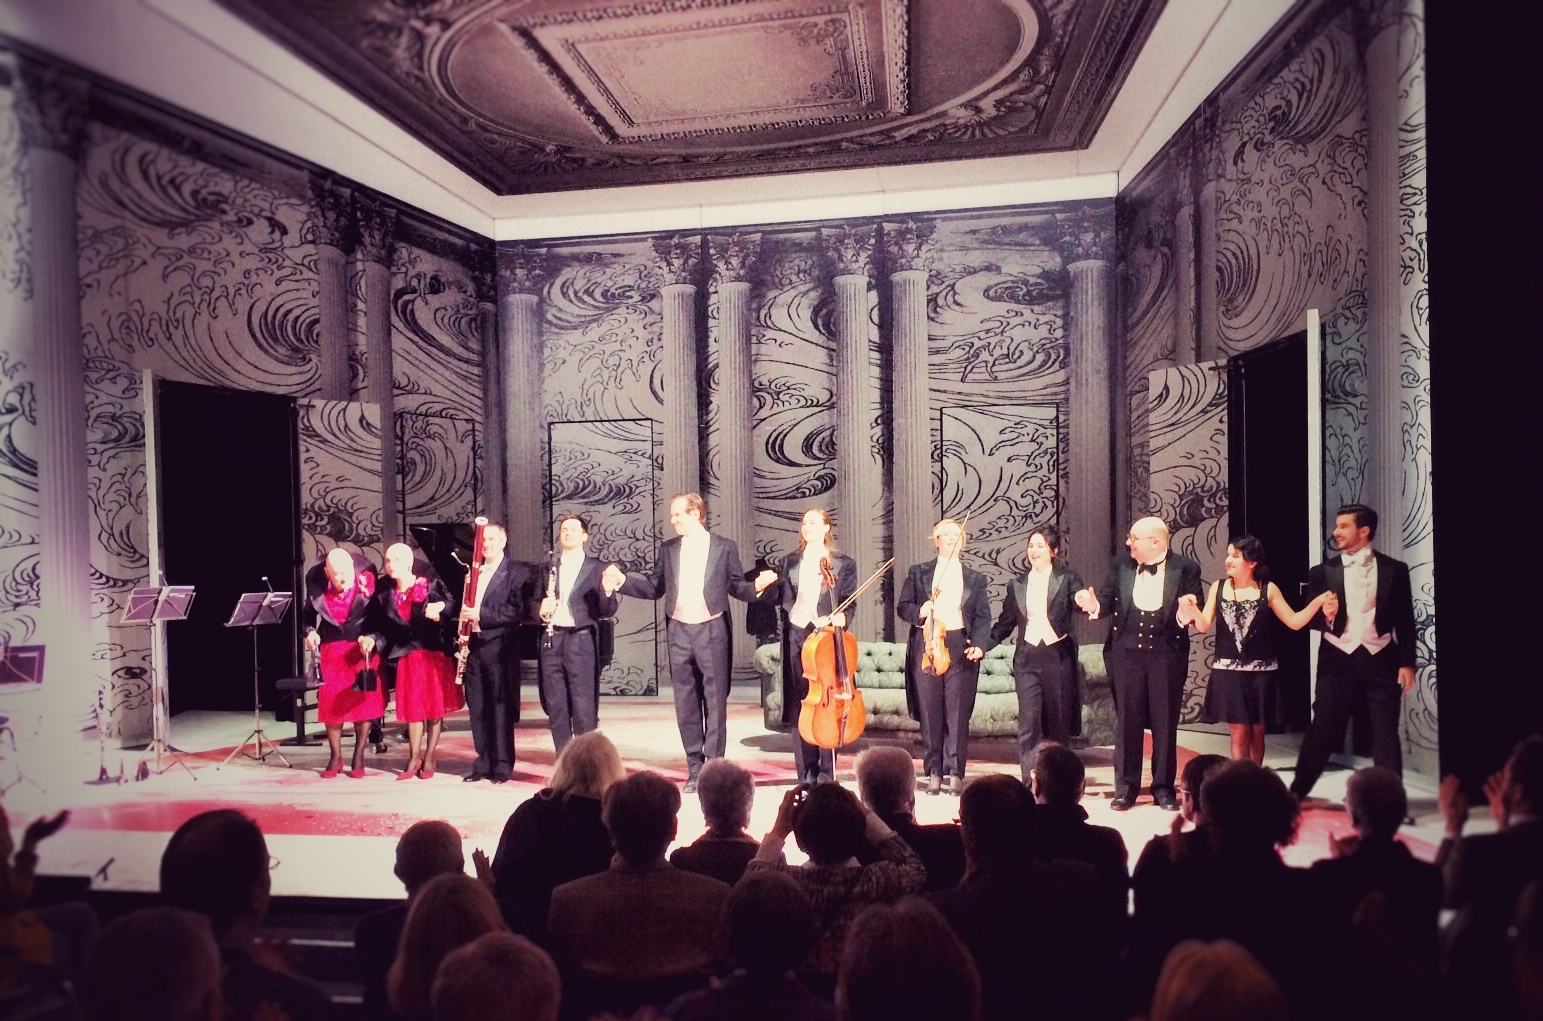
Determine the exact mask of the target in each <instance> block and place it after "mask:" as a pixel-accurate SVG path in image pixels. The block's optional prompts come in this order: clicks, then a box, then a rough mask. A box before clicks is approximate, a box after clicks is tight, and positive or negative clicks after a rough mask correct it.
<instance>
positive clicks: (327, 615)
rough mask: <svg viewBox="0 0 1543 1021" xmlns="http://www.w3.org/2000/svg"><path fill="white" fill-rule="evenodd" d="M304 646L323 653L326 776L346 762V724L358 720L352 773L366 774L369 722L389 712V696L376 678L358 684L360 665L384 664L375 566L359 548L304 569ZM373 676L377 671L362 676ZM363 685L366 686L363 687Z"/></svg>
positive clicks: (319, 703)
mask: <svg viewBox="0 0 1543 1021" xmlns="http://www.w3.org/2000/svg"><path fill="white" fill-rule="evenodd" d="M305 587H306V596H307V601H306V617H307V624H308V629H307V631H306V634H305V645H306V648H307V649H309V650H311V652H313V653H315V654H316V655H318V656H319V657H320V661H321V662H320V668H321V689H320V691H318V692H317V694H316V716H317V718H318V719H320V720H321V722H322V723H323V724H325V725H326V727H327V745H328V747H329V748H330V749H331V752H332V754H331V756H330V757H329V758H328V759H327V768H326V769H324V770H322V774H321V775H322V776H324V777H328V778H330V777H334V776H337V775H338V773H339V772H340V771H341V770H342V768H343V724H345V723H352V724H353V725H354V761H353V768H352V769H350V770H349V772H348V775H349V776H352V777H356V778H357V777H361V776H363V775H364V749H365V746H366V745H367V744H368V742H367V741H366V740H365V728H366V727H368V726H369V723H370V721H371V720H378V719H380V718H381V717H382V716H384V715H386V700H385V698H384V696H383V695H382V693H381V686H380V684H379V682H378V681H376V683H374V684H373V685H368V686H366V685H356V683H355V682H356V681H359V680H360V679H361V678H360V676H359V674H360V671H361V670H370V671H374V670H375V669H377V668H378V667H379V665H380V658H379V657H378V656H377V655H375V648H376V646H377V644H379V641H380V635H379V634H377V633H373V632H374V629H373V627H372V626H371V624H372V622H371V620H370V602H371V597H373V596H374V595H375V570H374V568H373V567H372V566H371V564H370V562H369V561H367V560H365V559H364V558H363V557H362V556H359V555H358V554H356V553H350V552H349V551H348V550H345V549H342V548H337V549H334V550H332V551H331V552H330V553H328V554H327V558H326V560H324V561H323V562H322V563H320V564H318V565H316V566H315V567H313V568H311V570H310V571H309V572H307V574H306V578H305ZM362 679H363V680H364V681H365V682H369V681H371V680H375V678H374V677H373V674H366V675H365V676H364V677H363V678H362ZM361 688H363V689H364V690H360V689H361Z"/></svg>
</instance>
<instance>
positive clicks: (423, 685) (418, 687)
mask: <svg viewBox="0 0 1543 1021" xmlns="http://www.w3.org/2000/svg"><path fill="white" fill-rule="evenodd" d="M465 704H466V702H465V700H464V698H463V697H462V694H461V686H460V685H459V684H456V683H455V660H453V659H451V658H450V657H449V656H447V655H445V654H444V653H443V652H435V651H434V650H432V649H414V650H413V651H412V652H409V653H408V654H407V655H405V656H403V657H402V658H401V659H399V660H397V661H396V718H397V720H398V721H400V722H402V723H422V722H423V721H424V720H437V719H440V718H441V717H444V716H448V715H449V714H450V713H453V712H455V711H456V710H457V709H459V708H461V706H463V705H465Z"/></svg>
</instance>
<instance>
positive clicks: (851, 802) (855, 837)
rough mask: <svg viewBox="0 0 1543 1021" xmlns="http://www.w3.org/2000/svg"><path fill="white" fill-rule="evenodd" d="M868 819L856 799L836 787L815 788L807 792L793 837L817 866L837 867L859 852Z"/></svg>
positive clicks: (795, 821) (795, 824)
mask: <svg viewBox="0 0 1543 1021" xmlns="http://www.w3.org/2000/svg"><path fill="white" fill-rule="evenodd" d="M867 828H868V817H867V815H866V814H864V812H863V806H862V803H861V802H859V801H858V800H857V797H856V795H854V794H853V793H852V792H851V791H849V790H847V789H846V788H845V787H843V786H841V785H840V784H839V783H822V784H816V785H815V786H814V787H813V788H811V789H810V791H809V796H808V797H807V798H806V799H805V800H804V804H803V806H802V807H801V808H800V809H799V810H798V818H797V819H795V820H794V822H793V836H794V837H795V838H797V840H798V846H799V847H801V848H803V850H804V853H805V854H807V855H808V856H809V860H810V861H811V862H813V863H814V864H816V865H840V864H841V863H842V862H844V861H846V860H847V859H848V858H851V857H852V856H853V855H855V854H857V852H858V851H860V850H862V848H863V846H864V845H865V844H866V840H865V839H864V837H865V834H866V832H867Z"/></svg>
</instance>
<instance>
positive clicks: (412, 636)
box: [375, 542, 465, 780]
mask: <svg viewBox="0 0 1543 1021" xmlns="http://www.w3.org/2000/svg"><path fill="white" fill-rule="evenodd" d="M375 602H376V606H377V607H378V609H379V613H380V621H381V629H382V631H383V632H384V634H385V639H386V654H385V655H386V661H387V663H388V665H389V666H390V668H391V669H392V671H393V672H394V673H395V674H396V718H397V720H399V721H401V722H403V723H406V724H407V743H408V747H409V748H410V749H411V750H410V752H409V758H408V760H407V769H405V770H404V771H402V772H401V773H398V774H397V779H398V780H409V779H411V778H413V777H415V776H417V777H421V778H423V779H425V780H427V779H428V778H429V777H431V776H433V775H434V767H435V750H436V749H437V748H438V746H439V733H440V729H441V727H442V725H443V724H444V720H445V714H446V713H453V712H455V711H456V710H457V709H459V708H461V706H462V705H464V704H465V703H464V701H463V699H462V697H461V689H460V688H459V687H458V686H457V685H456V683H455V660H454V659H452V658H451V656H450V654H449V651H448V649H449V642H448V640H447V639H448V635H447V628H448V626H449V624H450V622H451V618H452V617H454V615H455V605H454V600H453V599H452V597H451V596H450V593H449V592H447V591H446V589H445V584H444V582H442V581H440V580H439V579H438V578H432V579H431V578H424V577H419V576H418V575H416V574H414V573H413V551H412V549H411V547H409V546H407V545H406V544H404V543H400V542H399V543H394V544H393V545H391V546H390V547H388V548H387V550H386V580H385V581H384V582H383V583H382V584H381V586H380V591H379V592H378V593H376V596H375ZM424 724H428V726H427V728H425V727H424ZM425 729H427V732H428V734H427V738H428V739H427V742H425V740H424V731H425Z"/></svg>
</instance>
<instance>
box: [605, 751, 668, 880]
mask: <svg viewBox="0 0 1543 1021" xmlns="http://www.w3.org/2000/svg"><path fill="white" fill-rule="evenodd" d="M679 811H680V791H679V790H677V789H676V787H675V785H674V784H672V783H670V781H668V780H666V779H665V778H664V777H662V776H660V775H659V774H658V773H655V772H652V771H649V770H644V771H642V772H639V773H633V774H632V775H631V776H629V777H627V778H626V779H625V780H620V781H618V782H616V783H614V784H612V785H611V786H610V788H609V789H608V790H607V791H606V792H605V800H604V802H603V804H602V807H601V809H600V818H601V819H602V820H603V821H604V822H605V828H606V830H607V831H608V832H609V833H610V834H611V846H612V847H614V848H616V853H617V854H619V855H620V856H621V858H622V860H623V861H625V862H627V863H628V864H630V865H650V864H653V863H655V862H658V861H662V860H663V859H664V850H665V848H667V847H669V846H670V841H672V840H674V839H675V827H676V822H677V820H676V813H678V812H679Z"/></svg>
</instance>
